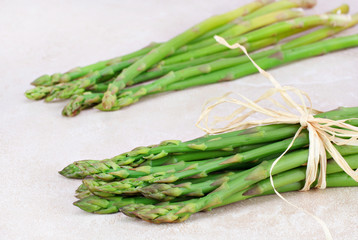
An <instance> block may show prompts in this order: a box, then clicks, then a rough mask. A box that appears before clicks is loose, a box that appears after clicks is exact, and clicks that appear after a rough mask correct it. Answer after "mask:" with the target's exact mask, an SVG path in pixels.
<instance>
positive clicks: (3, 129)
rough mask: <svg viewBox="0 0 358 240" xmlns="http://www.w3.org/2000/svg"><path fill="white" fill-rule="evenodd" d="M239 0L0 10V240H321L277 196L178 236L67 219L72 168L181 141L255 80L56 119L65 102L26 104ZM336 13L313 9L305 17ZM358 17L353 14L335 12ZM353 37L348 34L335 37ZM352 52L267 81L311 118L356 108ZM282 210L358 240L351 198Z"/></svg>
mask: <svg viewBox="0 0 358 240" xmlns="http://www.w3.org/2000/svg"><path fill="white" fill-rule="evenodd" d="M246 2H249V1H248V0H242V1H230V0H221V1H214V0H197V1H190V0H181V1H177V0H169V1H164V0H146V1H144V0H142V1H130V0H122V1H116V0H104V1H93V0H90V1H85V0H78V1H70V0H49V1H42V0H33V1H24V0H11V1H10V0H2V1H1V7H0V29H1V31H0V53H1V54H0V62H1V64H0V73H1V79H0V81H1V89H0V109H1V114H0V123H1V124H0V156H1V157H0V158H1V161H0V162H1V167H0V176H1V190H0V213H1V214H0V239H4V240H7V239H36V240H40V239H153V240H157V239H168V240H169V239H292V240H294V239H298V240H301V239H323V238H324V235H323V231H322V229H321V227H320V226H319V225H318V224H317V223H316V222H315V220H314V219H312V218H311V217H309V216H307V215H305V214H304V213H303V212H302V211H298V210H295V209H294V208H292V207H290V206H288V205H287V204H286V203H284V202H283V201H282V200H280V199H279V198H278V197H277V196H266V197H260V198H255V199H251V200H247V201H243V202H240V203H236V204H232V205H230V206H226V207H222V208H219V209H215V210H213V211H212V212H205V213H199V214H196V215H194V216H192V217H191V218H190V220H188V221H186V222H184V223H180V224H164V225H153V224H149V223H146V222H142V221H139V220H135V219H131V218H128V217H125V216H123V215H120V214H113V215H92V214H88V213H85V212H83V211H81V210H80V209H78V208H76V207H74V206H73V205H72V202H73V201H74V200H75V198H74V197H73V194H74V190H75V189H76V187H77V186H78V185H79V184H80V182H79V181H76V180H68V179H65V178H64V177H62V176H60V175H59V174H57V171H59V170H61V169H62V168H63V167H64V166H66V165H67V164H69V163H71V162H73V161H75V160H79V159H103V158H107V157H111V156H114V155H116V154H118V153H121V152H124V151H126V150H129V149H131V148H134V147H136V146H141V145H149V144H153V143H158V142H160V141H161V140H164V139H182V140H187V139H191V138H194V137H197V136H200V135H201V134H202V132H201V131H200V130H199V129H197V128H196V127H195V126H194V123H195V121H196V120H197V118H198V116H199V114H200V111H201V108H202V105H203V104H204V102H205V101H206V100H208V99H209V98H212V97H216V96H221V95H223V94H224V93H226V92H227V91H235V92H239V93H244V94H246V95H247V96H250V97H252V98H254V97H257V96H259V95H260V94H261V93H262V92H263V91H264V90H265V89H266V87H268V86H270V85H269V83H268V82H267V81H266V80H265V79H263V77H261V76H259V75H253V76H249V77H245V78H242V79H241V80H238V81H234V82H225V83H221V84H216V85H210V86H204V87H197V88H192V89H188V90H185V91H181V92H175V93H169V94H160V95H157V96H153V97H150V98H147V99H145V100H144V101H142V102H140V103H138V104H135V105H133V106H131V107H129V108H126V109H123V110H121V111H116V112H110V113H104V112H99V111H96V110H90V111H84V112H83V113H81V114H80V115H79V116H78V117H75V118H65V117H62V116H61V114H60V113H61V110H62V107H63V106H64V102H55V103H49V104H45V103H43V102H34V101H30V100H27V99H26V98H25V97H24V95H23V93H24V91H25V90H27V89H29V88H30V85H29V83H30V82H31V81H32V80H33V79H34V78H36V77H37V76H39V75H41V74H44V73H54V72H61V71H65V70H68V69H70V68H72V67H74V66H78V65H86V64H89V63H92V62H95V61H98V60H100V59H106V58H110V57H114V56H118V55H121V54H124V53H127V52H130V51H132V50H136V49H138V48H139V47H142V46H144V45H146V44H147V43H149V42H150V41H165V40H167V39H169V38H170V37H172V36H174V35H175V34H177V33H180V32H182V31H183V30H185V29H186V28H188V27H190V26H191V25H193V24H194V23H196V22H198V21H200V20H202V19H204V18H206V17H209V16H211V15H213V14H216V13H222V12H225V11H227V10H230V9H233V8H235V7H236V6H238V5H243V4H244V3H246ZM340 2H341V1H333V0H320V1H319V4H318V6H317V7H316V8H315V9H314V10H312V11H310V12H324V11H327V10H329V9H332V8H334V7H336V6H337V5H338V4H340ZM344 2H346V3H349V4H350V5H351V9H352V12H357V11H358V2H357V1H355V0H346V1H344ZM348 33H358V28H357V27H355V28H353V29H351V30H349V31H346V32H345V33H343V34H348ZM357 56H358V48H356V49H351V50H346V51H341V52H337V53H333V54H329V55H327V56H321V57H317V58H313V59H309V60H304V61H300V62H296V63H293V64H290V65H288V66H285V67H281V68H277V69H274V70H271V71H270V72H271V73H272V74H273V75H274V76H275V77H276V79H278V80H279V81H280V82H281V83H282V84H283V85H293V86H296V87H298V88H301V89H302V90H304V91H306V92H308V93H309V94H310V96H311V98H312V99H313V102H314V107H315V108H317V109H321V110H330V109H334V108H337V107H339V106H357V104H358V67H357V66H358V57H357ZM285 197H286V198H287V199H288V200H290V201H291V202H293V203H295V204H297V205H299V206H301V207H304V208H305V209H307V210H309V211H312V212H313V213H314V214H315V215H317V216H319V217H320V218H322V219H323V220H324V221H325V222H326V224H327V226H328V227H329V229H330V231H331V233H332V235H333V237H334V239H358V229H357V226H358V218H357V212H358V205H357V199H358V188H341V189H328V190H324V191H311V192H307V193H288V194H285Z"/></svg>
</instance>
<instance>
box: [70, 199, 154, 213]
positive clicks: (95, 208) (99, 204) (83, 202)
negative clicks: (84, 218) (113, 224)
mask: <svg viewBox="0 0 358 240" xmlns="http://www.w3.org/2000/svg"><path fill="white" fill-rule="evenodd" d="M157 202H158V201H156V200H154V199H149V198H144V197H119V196H116V197H108V198H101V197H98V196H95V195H92V196H88V197H86V198H83V199H80V200H78V201H76V202H74V203H73V205H75V206H77V207H79V208H81V209H82V210H84V211H86V212H91V213H98V214H108V213H116V212H118V211H119V209H120V208H122V207H124V206H127V205H130V204H155V203H157Z"/></svg>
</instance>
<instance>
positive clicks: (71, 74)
mask: <svg viewBox="0 0 358 240" xmlns="http://www.w3.org/2000/svg"><path fill="white" fill-rule="evenodd" d="M158 45H159V44H158V43H151V44H150V45H149V46H147V47H145V48H143V49H140V50H138V51H135V52H133V53H130V54H127V55H124V56H121V57H116V58H113V59H109V60H106V61H101V62H97V63H94V64H91V65H88V66H85V67H77V68H74V69H72V70H70V71H68V72H66V73H63V74H62V73H55V74H53V75H43V76H41V77H39V78H37V79H35V80H34V81H33V82H32V84H33V85H35V86H51V85H54V84H57V83H60V82H70V81H72V80H74V79H76V78H79V77H82V76H84V75H87V74H89V73H91V72H93V71H97V70H100V69H103V68H105V67H107V66H110V65H112V64H114V63H119V62H122V61H127V60H129V59H132V58H135V57H139V56H143V55H144V54H146V53H148V52H149V51H151V50H152V49H154V48H156V47H157V46H158Z"/></svg>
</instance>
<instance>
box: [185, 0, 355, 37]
mask: <svg viewBox="0 0 358 240" xmlns="http://www.w3.org/2000/svg"><path fill="white" fill-rule="evenodd" d="M315 5H316V1H315V0H312V1H305V0H298V1H297V0H280V1H276V2H273V3H270V4H268V5H266V6H263V7H262V8H260V9H258V10H256V11H254V12H252V13H250V14H248V15H246V16H243V17H239V18H237V19H235V20H234V21H232V22H230V23H228V24H225V25H223V26H221V27H218V28H216V29H213V30H212V31H209V32H207V33H205V34H203V35H202V36H200V37H198V38H197V39H194V40H193V41H192V42H190V43H197V42H200V41H202V40H205V39H208V38H213V37H214V36H215V35H218V34H221V33H222V32H224V31H226V30H228V29H229V28H231V27H234V26H235V25H236V24H237V23H242V22H243V21H247V20H250V19H253V18H256V17H259V16H262V15H266V14H268V13H271V12H276V11H279V10H284V9H289V8H300V7H302V8H312V7H314V6H315ZM339 9H340V12H341V13H347V12H348V9H349V8H348V6H347V5H342V6H341V7H340V8H339Z"/></svg>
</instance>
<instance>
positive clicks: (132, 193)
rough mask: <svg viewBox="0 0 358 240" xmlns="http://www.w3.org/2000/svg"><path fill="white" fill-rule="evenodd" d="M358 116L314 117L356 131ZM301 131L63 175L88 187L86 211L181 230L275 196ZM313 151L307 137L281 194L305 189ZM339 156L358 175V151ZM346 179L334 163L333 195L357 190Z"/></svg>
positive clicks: (227, 140) (168, 147)
mask: <svg viewBox="0 0 358 240" xmlns="http://www.w3.org/2000/svg"><path fill="white" fill-rule="evenodd" d="M357 116H358V107H353V108H339V109H337V110H333V111H329V112H325V113H320V114H317V115H316V116H315V117H319V118H329V119H333V120H341V119H349V120H348V121H347V123H349V124H351V125H354V126H358V120H357V119H356V118H357ZM298 128H299V126H298V125H297V124H273V125H265V126H258V127H254V128H249V129H244V130H240V131H232V132H227V133H221V134H216V135H205V136H202V137H199V138H196V139H193V140H189V141H185V142H183V141H179V140H167V141H163V142H161V143H160V144H157V145H151V146H146V147H138V148H135V149H133V150H132V151H128V152H125V153H122V154H120V155H117V156H115V157H113V158H111V159H105V160H82V161H77V162H74V163H73V164H70V165H68V166H67V167H65V168H64V169H63V170H62V171H60V174H62V175H63V176H65V177H68V178H78V179H83V180H82V184H81V185H80V186H79V188H78V189H77V190H76V197H77V198H78V199H79V200H77V201H76V202H75V203H74V205H76V206H78V207H79V208H81V209H83V210H84V211H87V212H91V213H100V214H104V213H115V212H118V211H122V212H123V213H124V214H126V215H128V216H131V217H138V218H141V219H143V220H145V221H149V222H153V223H165V222H181V221H184V220H186V219H187V218H189V217H190V215H192V214H193V213H196V212H199V211H204V210H211V209H212V208H216V207H219V206H223V205H227V204H230V203H233V202H237V201H241V200H244V199H247V198H251V197H255V196H261V195H266V194H271V193H273V189H272V186H271V184H270V182H269V179H268V178H269V172H270V168H271V166H272V164H273V162H274V161H275V159H276V158H277V157H278V156H279V155H280V154H281V153H282V152H283V151H285V149H286V148H287V147H288V145H289V144H290V143H291V141H292V137H293V136H294V135H295V133H296V131H297V130H298ZM308 144H309V139H308V133H307V132H306V131H303V132H302V133H301V134H300V135H299V136H298V138H297V139H296V140H295V142H294V143H293V145H292V147H291V148H290V152H289V153H288V154H286V155H285V156H284V157H283V158H282V159H281V160H280V161H279V162H278V163H277V164H276V166H275V167H274V169H273V172H272V175H273V177H274V183H275V186H276V188H277V189H278V191H280V192H286V191H296V190H299V189H300V188H301V187H302V186H303V180H304V179H305V175H306V171H305V167H304V165H305V164H306V162H307V158H308ZM336 148H337V150H338V151H339V152H340V153H341V154H342V156H344V157H345V160H346V161H347V162H348V164H349V165H350V166H351V167H352V168H358V147H357V146H336ZM328 158H330V156H328ZM342 171H343V170H342V169H341V168H340V167H339V166H338V165H337V164H336V162H335V161H332V160H329V161H328V165H327V186H328V187H344V186H358V183H357V182H355V181H354V180H352V179H350V178H349V177H348V175H346V174H345V173H344V172H342Z"/></svg>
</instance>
